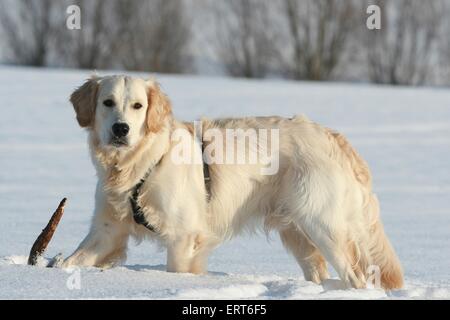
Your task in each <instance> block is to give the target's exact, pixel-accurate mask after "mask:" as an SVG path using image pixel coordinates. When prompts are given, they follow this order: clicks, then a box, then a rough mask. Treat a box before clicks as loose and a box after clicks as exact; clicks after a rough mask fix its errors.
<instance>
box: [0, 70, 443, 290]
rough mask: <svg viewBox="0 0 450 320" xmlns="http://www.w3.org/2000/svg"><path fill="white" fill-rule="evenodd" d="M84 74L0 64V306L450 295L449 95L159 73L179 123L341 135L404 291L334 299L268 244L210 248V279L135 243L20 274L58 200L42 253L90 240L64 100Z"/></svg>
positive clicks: (84, 183) (88, 181) (252, 241)
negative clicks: (295, 118) (104, 258)
mask: <svg viewBox="0 0 450 320" xmlns="http://www.w3.org/2000/svg"><path fill="white" fill-rule="evenodd" d="M88 76H89V72H88V71H75V70H40V69H27V68H13V67H0V96H1V100H0V101H1V102H0V108H1V109H0V110H1V116H0V154H1V157H0V168H2V170H1V171H0V299H16V298H19V299H21V298H33V299H41V298H43V299H52V298H63V299H64V298H76V299H78V298H89V299H90V298H94V299H97V298H100V299H116V298H132V299H148V298H160V299H172V298H177V299H233V298H236V299H423V298H426V299H449V298H450V237H449V230H450V209H449V208H450V165H449V159H450V89H446V88H403V87H389V86H370V85H363V84H337V83H309V82H287V81H278V80H265V81H250V80H236V79H234V80H232V79H226V78H213V77H200V76H167V75H160V76H157V78H158V80H159V81H160V82H161V84H162V87H163V89H164V90H165V91H166V92H167V93H168V95H169V96H170V98H171V99H172V101H173V104H174V110H175V114H176V116H177V117H178V118H179V119H183V120H194V119H197V118H199V117H200V116H207V117H221V116H244V115H274V114H277V115H282V116H292V115H294V114H301V113H304V114H306V115H307V116H308V117H310V118H311V119H313V120H314V121H317V122H319V123H321V124H323V125H325V126H328V127H332V128H335V129H338V130H339V131H341V132H342V133H344V134H345V135H347V136H348V137H349V139H350V141H351V142H352V143H353V145H354V146H355V147H356V148H357V149H358V151H359V152H360V153H361V154H362V155H363V157H364V158H365V159H367V161H368V162H369V164H370V166H371V169H372V172H373V175H374V188H375V191H376V192H377V193H378V195H379V199H380V202H381V208H382V219H383V221H384V224H385V227H386V231H387V233H388V235H389V237H390V239H391V241H392V243H393V245H394V247H395V248H396V250H397V252H398V255H399V257H400V259H401V261H402V263H403V266H404V269H405V278H406V284H405V287H404V289H402V290H396V291H391V292H384V291H383V290H375V289H372V290H371V289H365V290H354V289H352V290H342V286H341V283H340V281H339V280H338V279H337V277H336V275H335V273H334V274H333V277H332V279H330V280H328V281H326V282H325V283H324V284H323V285H316V284H313V283H310V282H307V281H305V280H304V278H303V275H302V273H301V271H300V269H299V267H298V266H297V264H296V262H295V260H294V259H293V258H292V257H291V256H290V255H289V254H287V253H286V252H285V250H284V249H283V247H282V245H281V244H280V241H279V239H278V237H277V235H276V234H271V236H270V239H269V241H267V239H266V238H265V236H263V235H257V236H252V237H250V236H246V235H243V236H241V237H239V238H236V239H234V240H232V241H230V242H228V243H225V244H224V245H222V246H221V247H219V248H218V249H217V250H216V251H215V252H214V253H213V255H212V256H211V258H210V261H209V271H210V272H209V274H207V275H204V276H194V275H191V274H172V273H166V272H165V271H164V270H165V253H164V252H163V251H161V250H159V249H158V248H157V247H156V246H155V245H154V244H152V243H149V242H144V243H142V244H140V245H139V246H136V245H135V244H133V243H131V244H130V250H129V258H128V260H127V262H126V264H125V265H124V266H121V267H117V268H114V269H110V270H100V269H96V268H83V269H81V270H77V269H75V270H71V271H70V272H69V271H67V270H61V269H49V268H44V267H43V266H44V265H45V261H41V262H40V266H38V267H30V266H27V265H26V260H27V255H28V252H29V249H30V247H31V244H32V243H33V241H34V240H35V238H36V236H37V235H38V234H39V232H40V230H41V229H42V228H43V227H44V226H45V224H46V223H47V221H48V219H49V217H50V215H51V213H52V212H53V211H54V209H55V207H56V206H57V204H58V203H59V201H60V200H61V198H62V197H64V196H66V197H68V199H69V200H68V204H67V207H66V212H65V215H64V216H63V218H62V221H61V223H60V226H59V227H58V230H57V231H56V233H55V237H54V239H53V240H52V242H51V243H50V246H49V249H48V252H47V253H46V256H47V257H52V256H54V255H56V254H57V253H59V252H62V253H64V254H65V255H68V254H70V253H71V252H72V251H73V250H74V249H75V248H76V246H77V245H78V243H79V242H80V241H81V239H82V238H83V237H84V235H85V234H86V232H87V230H88V227H89V221H90V217H91V213H92V210H93V205H94V196H93V195H94V186H95V181H96V177H95V173H94V169H93V167H92V165H91V163H90V160H89V155H88V149H87V144H86V133H85V132H83V130H81V129H80V128H79V127H78V125H77V123H76V121H75V116H74V112H73V110H72V107H71V106H70V104H69V102H68V96H69V95H70V93H71V92H72V90H73V89H74V88H75V87H76V86H78V85H80V84H81V83H82V81H83V80H84V79H85V78H87V77H88Z"/></svg>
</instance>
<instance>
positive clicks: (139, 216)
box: [130, 138, 211, 233]
mask: <svg viewBox="0 0 450 320" xmlns="http://www.w3.org/2000/svg"><path fill="white" fill-rule="evenodd" d="M200 143H201V146H202V162H203V179H204V181H205V187H206V191H207V194H208V200H209V186H210V180H211V178H210V176H209V167H208V164H207V163H206V162H205V161H204V159H203V154H204V149H205V148H204V143H203V138H201V139H200ZM161 160H162V158H161V159H160V160H159V161H158V162H157V163H156V165H154V166H153V167H151V168H150V169H149V170H148V171H147V172H146V173H145V175H144V177H143V178H142V179H141V180H139V182H138V184H136V185H135V186H134V187H133V189H132V192H131V197H130V204H131V211H132V213H133V219H134V221H135V222H136V223H137V224H140V225H142V226H144V227H146V228H147V229H148V230H150V231H151V232H155V233H157V232H158V230H157V228H156V227H155V226H154V225H152V224H150V223H149V222H148V221H147V219H145V215H144V211H143V210H142V208H141V206H140V205H139V203H138V198H139V192H140V191H141V188H142V186H143V185H144V183H145V181H146V180H147V178H148V177H149V176H150V174H151V173H152V172H153V170H154V169H155V168H156V167H157V166H158V165H159V164H160V163H161Z"/></svg>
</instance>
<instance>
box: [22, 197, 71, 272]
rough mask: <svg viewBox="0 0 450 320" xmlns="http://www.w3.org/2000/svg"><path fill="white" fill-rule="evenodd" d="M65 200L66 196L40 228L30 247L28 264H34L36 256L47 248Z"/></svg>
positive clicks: (59, 218)
mask: <svg viewBox="0 0 450 320" xmlns="http://www.w3.org/2000/svg"><path fill="white" fill-rule="evenodd" d="M66 201H67V199H66V198H64V199H62V201H61V202H60V203H59V206H58V208H57V209H56V211H55V213H53V215H52V217H51V218H50V221H49V222H48V224H47V226H46V227H45V228H44V230H42V232H41V234H40V235H39V237H37V239H36V241H35V242H34V244H33V246H32V247H31V250H30V255H29V257H28V264H29V265H31V266H34V265H36V263H37V259H38V257H39V256H41V255H42V254H43V253H44V251H45V249H46V248H47V246H48V244H49V242H50V240H51V239H52V237H53V234H54V233H55V230H56V227H57V226H58V223H59V221H60V220H61V217H62V215H63V213H64V206H65V205H66Z"/></svg>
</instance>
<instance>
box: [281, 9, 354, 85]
mask: <svg viewBox="0 0 450 320" xmlns="http://www.w3.org/2000/svg"><path fill="white" fill-rule="evenodd" d="M282 14H283V16H284V17H285V21H286V23H287V34H288V38H287V39H286V41H287V43H288V44H289V45H288V54H287V56H286V55H285V61H286V62H285V66H286V71H287V75H288V76H289V77H292V78H295V79H311V80H326V79H329V78H330V77H331V76H332V74H333V71H334V70H335V69H336V67H337V66H338V64H339V62H340V61H341V60H342V58H343V55H344V54H345V52H346V49H347V48H346V45H347V40H348V37H349V35H350V32H351V29H352V27H353V26H354V25H355V22H356V19H355V14H356V12H355V5H354V2H353V1H352V0H283V5H282Z"/></svg>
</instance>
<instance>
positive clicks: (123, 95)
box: [64, 76, 402, 289]
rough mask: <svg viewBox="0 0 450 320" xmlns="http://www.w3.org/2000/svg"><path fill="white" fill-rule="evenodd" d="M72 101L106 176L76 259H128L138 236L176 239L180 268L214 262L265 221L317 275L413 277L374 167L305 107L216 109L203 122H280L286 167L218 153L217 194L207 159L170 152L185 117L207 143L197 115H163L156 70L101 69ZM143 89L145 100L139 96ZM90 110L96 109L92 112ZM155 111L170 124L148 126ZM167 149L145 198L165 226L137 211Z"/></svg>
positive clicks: (175, 264) (173, 263) (171, 265)
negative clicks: (231, 112)
mask: <svg viewBox="0 0 450 320" xmlns="http://www.w3.org/2000/svg"><path fill="white" fill-rule="evenodd" d="M106 97H112V98H114V100H115V101H117V106H116V107H115V108H114V110H110V109H107V108H105V107H104V106H103V105H102V102H103V100H104V99H105V98H106ZM71 101H72V103H73V104H74V107H75V110H76V112H77V119H78V120H79V122H80V125H81V126H83V127H86V128H87V129H88V132H89V144H90V147H91V154H92V159H93V163H94V165H95V167H96V169H97V173H98V185H97V191H96V207H95V213H94V218H93V221H92V226H91V230H90V232H89V234H88V235H87V237H86V238H85V239H84V240H83V242H82V243H81V244H80V246H79V248H78V249H77V250H76V251H75V252H74V253H73V254H72V255H71V256H70V257H69V258H67V259H66V260H65V262H64V266H65V267H68V266H72V265H82V266H100V267H107V266H112V265H115V264H117V263H120V262H121V261H123V260H124V259H125V258H126V247H127V241H128V238H129V237H130V236H133V237H135V238H138V239H143V238H146V237H148V238H151V239H155V240H157V241H158V242H159V243H160V244H161V245H163V246H165V247H166V248H167V251H168V256H167V269H168V271H174V272H192V273H204V272H206V270H207V268H206V262H207V256H208V254H209V253H210V251H211V250H212V249H213V248H214V247H215V246H217V245H218V244H219V243H220V242H222V241H224V240H226V239H228V238H230V237H233V236H235V235H237V234H239V233H240V232H242V231H243V230H254V229H257V228H259V227H261V228H264V229H265V230H266V231H267V232H269V231H270V230H276V231H278V232H279V233H280V236H281V239H282V241H283V243H284V245H285V246H286V248H287V249H288V250H289V251H290V252H292V253H293V254H294V256H295V257H296V259H297V261H298V263H299V264H300V266H301V267H302V269H303V272H304V274H305V278H306V279H307V280H311V281H314V282H316V283H320V282H321V281H322V280H324V279H326V278H327V277H328V272H327V266H326V262H325V261H328V262H329V263H331V264H332V266H333V267H334V268H335V269H336V270H337V272H338V274H339V276H340V278H341V279H342V281H344V283H345V284H346V285H347V286H348V287H355V288H362V287H364V286H365V282H366V269H367V268H368V266H370V265H372V264H376V265H379V267H380V269H381V272H382V274H381V280H382V284H383V287H385V288H389V289H390V288H398V287H401V286H402V270H401V266H400V263H399V261H398V259H397V257H396V255H395V252H394V250H393V249H392V246H391V245H390V244H389V241H388V239H387V237H386V236H385V234H384V231H383V228H382V225H381V221H380V218H379V208H378V200H377V199H376V196H375V195H374V194H373V193H372V189H371V178H370V172H369V169H368V167H367V164H366V163H365V162H364V160H362V159H361V157H360V156H359V155H358V154H357V153H356V151H355V150H354V149H353V148H352V147H351V146H350V144H349V143H348V141H347V140H346V139H345V138H344V137H343V136H342V135H340V134H338V133H336V132H334V131H331V130H329V129H327V128H324V127H321V126H319V125H317V124H315V123H313V122H311V121H309V120H308V119H307V118H305V117H295V118H293V119H284V118H280V117H266V118H245V119H222V120H212V121H210V120H205V119H204V120H203V122H202V125H203V128H202V129H203V131H206V130H208V129H215V130H222V131H223V130H225V129H226V128H235V129H237V128H240V129H248V128H254V129H263V128H265V129H270V128H275V129H279V133H280V138H279V149H278V150H276V151H278V152H279V170H278V172H277V173H276V174H275V175H261V171H260V169H261V166H262V164H260V163H258V164H251V165H250V164H211V165H210V166H209V171H210V175H211V186H210V191H211V197H210V200H209V201H208V197H207V194H206V192H207V190H206V188H205V184H204V181H203V169H202V165H201V164H199V163H190V164H174V163H173V161H171V159H170V156H169V155H170V152H171V150H173V148H174V147H175V143H174V141H171V133H173V132H174V130H176V129H180V128H181V129H186V130H185V132H186V135H187V137H186V138H187V139H190V141H191V142H192V145H193V146H194V148H195V152H196V153H199V154H200V153H201V149H200V145H199V142H198V140H197V139H196V138H195V134H194V130H193V129H192V127H191V126H190V125H188V124H185V123H181V122H178V121H177V120H175V119H174V118H173V116H172V114H171V113H170V112H168V113H167V114H165V116H164V117H159V118H152V117H153V116H152V114H153V115H157V116H158V115H159V116H161V114H162V112H163V109H162V108H163V105H164V107H165V108H166V111H167V110H168V109H167V108H170V106H169V104H168V100H167V98H166V97H165V96H164V95H163V94H162V92H160V89H159V87H158V85H157V84H156V82H154V81H153V80H150V81H145V80H141V79H136V78H130V77H125V76H114V77H104V78H92V79H90V80H89V81H88V82H87V83H86V84H85V85H83V86H82V87H81V88H79V89H78V90H76V91H75V92H74V94H73V95H72V98H71ZM136 101H138V102H140V103H142V104H143V108H142V109H143V110H133V109H132V108H131V107H130V106H131V104H132V103H134V102H136ZM89 103H93V104H94V105H93V106H89V105H88V104H89ZM168 106H169V107H168ZM152 108H153V109H152ZM169 111H170V110H169ZM83 112H91V114H90V116H91V117H92V119H91V118H89V114H84V113H83ZM152 112H153V113H152ZM155 112H156V113H155ZM118 120H120V121H122V122H126V123H128V124H129V126H130V128H131V129H130V134H129V146H127V147H120V148H115V147H112V146H110V145H109V143H108V139H109V135H110V130H111V129H110V127H111V126H112V124H113V123H114V122H116V121H118ZM152 121H154V122H153V123H152V125H153V126H152V127H155V126H154V125H155V124H157V128H158V130H156V131H155V130H154V129H153V131H149V130H148V125H149V123H151V122H152ZM155 121H158V123H155ZM252 147H253V148H256V149H258V148H259V146H258V145H257V146H252ZM257 151H258V150H257ZM161 158H162V161H161V162H160V164H159V165H158V166H156V167H155V169H154V171H153V172H152V174H151V175H150V177H149V178H148V179H147V181H146V183H145V184H144V186H143V192H142V194H141V196H140V199H139V201H140V204H141V205H142V207H143V208H144V211H145V214H146V218H147V220H148V221H149V222H150V223H151V224H153V225H155V226H156V227H157V229H158V230H159V232H158V233H152V232H150V231H148V230H147V229H146V228H144V227H143V226H139V225H137V224H136V223H135V222H134V221H133V218H132V215H131V209H130V204H129V197H130V190H131V189H132V188H133V186H134V185H135V184H136V183H137V182H138V181H139V179H141V178H142V177H143V175H144V174H145V172H146V171H147V170H148V168H149V167H151V166H154V165H155V164H156V163H157V162H158V161H159V159H161Z"/></svg>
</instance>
